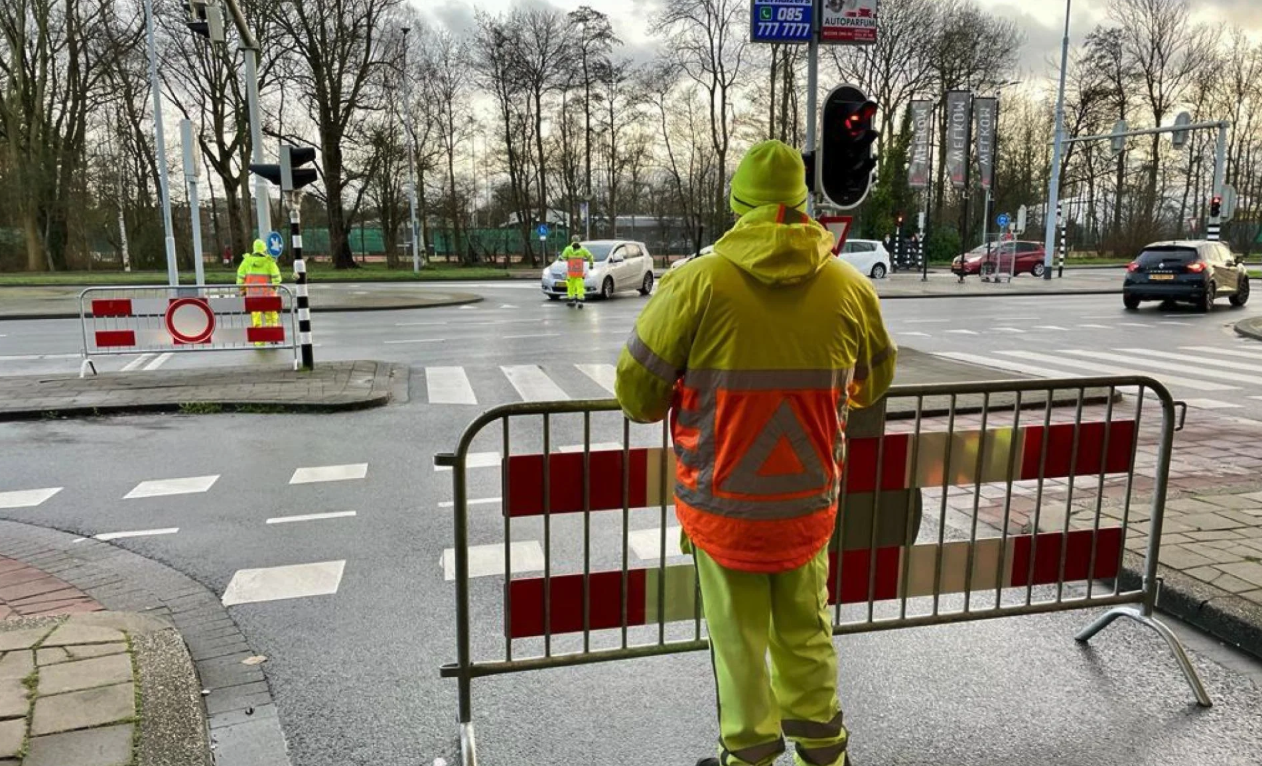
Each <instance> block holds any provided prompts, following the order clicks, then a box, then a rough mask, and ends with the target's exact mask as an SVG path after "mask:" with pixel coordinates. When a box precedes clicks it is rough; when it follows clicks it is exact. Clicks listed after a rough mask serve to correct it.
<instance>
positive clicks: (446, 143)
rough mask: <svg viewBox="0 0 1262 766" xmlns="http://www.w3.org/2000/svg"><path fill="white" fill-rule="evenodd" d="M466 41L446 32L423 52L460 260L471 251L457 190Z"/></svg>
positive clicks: (464, 129) (465, 114) (465, 116)
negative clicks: (462, 227) (464, 229)
mask: <svg viewBox="0 0 1262 766" xmlns="http://www.w3.org/2000/svg"><path fill="white" fill-rule="evenodd" d="M467 49H468V45H467V44H466V42H465V41H464V40H462V39H460V38H457V37H456V36H455V35H453V34H451V33H450V32H447V31H440V32H436V33H434V34H433V35H431V36H430V44H429V45H428V47H427V49H426V50H425V51H423V52H422V55H425V56H426V57H427V60H428V64H429V66H428V72H429V78H430V79H429V82H428V84H427V91H426V93H427V97H428V108H429V109H430V110H431V111H433V112H434V116H435V119H436V124H437V128H438V130H437V135H436V136H435V138H436V139H437V140H438V142H439V143H440V144H441V146H442V150H443V153H444V155H445V158H446V163H447V194H448V199H447V203H448V209H447V218H448V221H449V222H450V223H451V231H452V239H451V242H452V249H453V250H455V251H456V253H458V254H459V255H460V258H461V260H464V259H466V258H467V257H469V256H470V255H471V253H472V251H471V250H470V248H468V247H467V246H466V245H467V243H466V242H464V241H463V240H462V239H461V234H460V232H461V218H462V217H463V213H462V210H463V206H461V205H459V204H458V199H459V195H458V194H457V192H456V155H457V152H458V150H459V147H460V144H462V143H463V142H464V141H465V140H466V139H467V138H468V135H467V134H468V126H469V119H470V118H469V111H468V95H469V79H470V78H469V66H470V62H469V59H468V56H467V55H466V53H465V52H466V50H467Z"/></svg>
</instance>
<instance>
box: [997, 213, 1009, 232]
mask: <svg viewBox="0 0 1262 766" xmlns="http://www.w3.org/2000/svg"><path fill="white" fill-rule="evenodd" d="M1011 221H1012V216H1010V215H1008V214H1007V213H1000V214H999V221H998V223H999V228H1001V229H1006V228H1008V223H1009V222H1011Z"/></svg>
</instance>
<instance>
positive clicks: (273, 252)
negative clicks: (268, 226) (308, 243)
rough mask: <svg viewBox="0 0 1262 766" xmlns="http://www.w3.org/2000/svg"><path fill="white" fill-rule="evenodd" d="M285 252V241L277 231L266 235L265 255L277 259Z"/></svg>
mask: <svg viewBox="0 0 1262 766" xmlns="http://www.w3.org/2000/svg"><path fill="white" fill-rule="evenodd" d="M283 252H285V239H284V237H282V236H281V235H280V232H278V231H271V232H268V234H267V254H268V255H270V256H272V257H273V258H279V257H280V254H281V253H283Z"/></svg>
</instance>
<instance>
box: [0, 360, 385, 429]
mask: <svg viewBox="0 0 1262 766" xmlns="http://www.w3.org/2000/svg"><path fill="white" fill-rule="evenodd" d="M406 382H407V368H406V367H403V366H400V365H396V364H393V363H390V362H376V361H354V362H319V363H317V364H316V367H315V369H314V370H312V371H311V372H303V371H299V370H293V369H291V368H290V367H288V366H282V365H275V366H271V367H267V366H262V365H258V366H248V367H241V366H234V367H208V368H196V369H187V370H153V371H149V372H145V373H143V374H134V373H131V374H128V373H108V372H107V373H101V374H99V375H88V376H87V377H85V378H80V377H78V376H77V375H75V374H62V375H9V376H0V420H19V419H30V418H40V417H52V416H60V417H70V416H82V415H100V414H106V413H120V412H173V411H188V412H218V411H222V410H230V411H253V412H278V411H283V412H307V411H330V410H333V411H342V410H357V409H364V408H368V407H380V406H383V405H385V404H386V403H387V402H389V401H390V399H391V397H392V395H397V396H404V395H405V394H404V392H405V391H406Z"/></svg>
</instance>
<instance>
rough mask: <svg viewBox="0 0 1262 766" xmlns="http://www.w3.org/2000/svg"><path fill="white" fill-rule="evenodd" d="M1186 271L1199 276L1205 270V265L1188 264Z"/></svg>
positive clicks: (1200, 263)
mask: <svg viewBox="0 0 1262 766" xmlns="http://www.w3.org/2000/svg"><path fill="white" fill-rule="evenodd" d="M1187 269H1188V271H1190V272H1192V273H1193V274H1200V273H1201V272H1202V271H1204V270H1205V263H1204V262H1203V261H1197V262H1195V263H1189V264H1188V265H1187Z"/></svg>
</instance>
